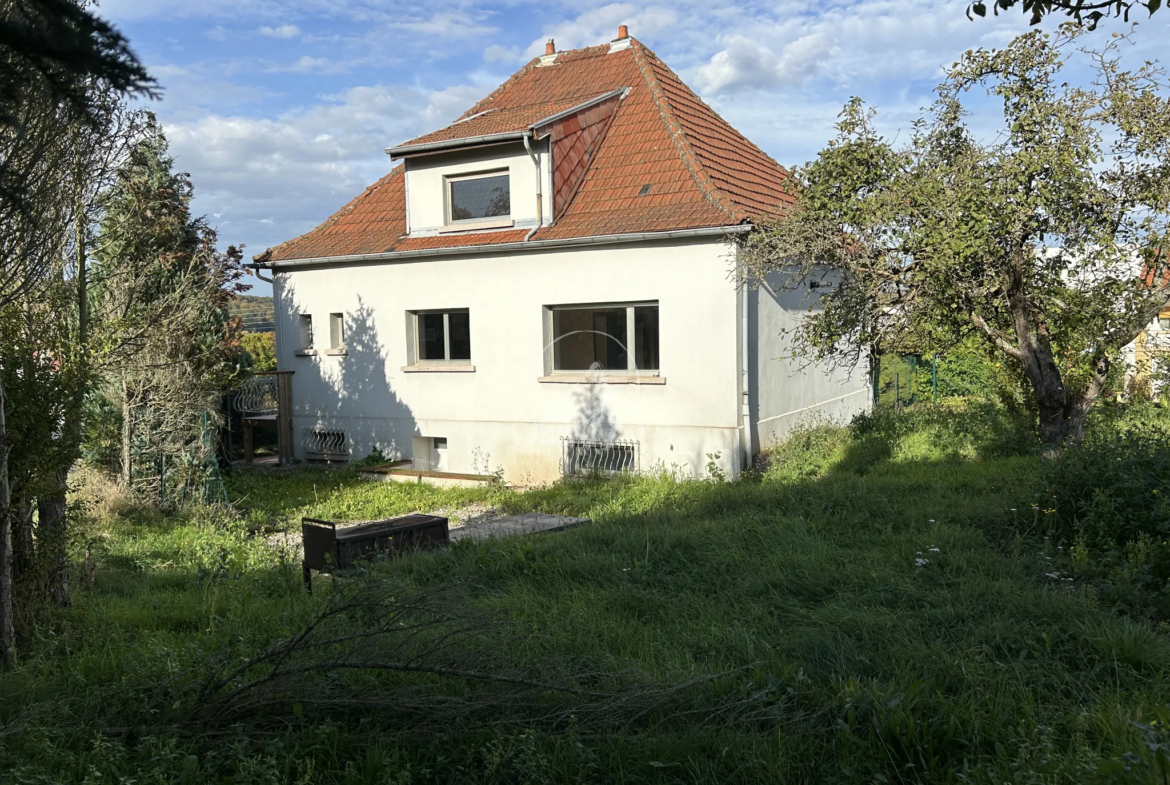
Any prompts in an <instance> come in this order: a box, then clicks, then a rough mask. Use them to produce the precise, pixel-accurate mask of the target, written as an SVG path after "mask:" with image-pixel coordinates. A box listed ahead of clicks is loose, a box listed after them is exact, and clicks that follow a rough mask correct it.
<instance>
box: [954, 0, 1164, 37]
mask: <svg viewBox="0 0 1170 785" xmlns="http://www.w3.org/2000/svg"><path fill="white" fill-rule="evenodd" d="M987 5H988V4H987V3H986V2H985V1H984V0H978V1H977V2H974V3H971V4H970V5H968V6H967V18H968V19H970V18H972V17H973V16H981V17H982V16H987ZM1016 6H1019V7H1020V10H1022V11H1023V12H1024V14H1025V15H1026V16H1028V17H1029V21H1030V23H1031V24H1034V25H1038V24H1040V22H1042V21H1043V20H1044V17H1046V16H1051V15H1052V14H1063V15H1064V16H1068V17H1071V18H1072V19H1074V20H1076V22H1077V23H1078V24H1082V23H1083V24H1086V25H1087V26H1088V28H1089V29H1090V30H1093V29H1096V27H1097V24H1098V23H1099V22H1100V21H1101V20H1102V19H1106V18H1109V17H1114V18H1121V19H1123V20H1125V21H1126V22H1128V21H1129V20H1130V14H1132V13H1133V12H1135V11H1137V10H1138V9H1144V10H1145V11H1146V13H1147V14H1148V15H1149V16H1153V15H1154V13H1155V12H1156V11H1157V10H1158V9H1159V8H1161V7H1162V0H992V3H991V10H992V12H993V13H994V14H995V15H996V16H999V12H1000V11H1005V12H1006V11H1012V10H1014V9H1015V8H1016Z"/></svg>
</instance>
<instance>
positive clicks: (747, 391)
mask: <svg viewBox="0 0 1170 785" xmlns="http://www.w3.org/2000/svg"><path fill="white" fill-rule="evenodd" d="M742 286H743V305H742V306H741V307H742V309H743V314H742V320H743V325H742V327H741V328H740V329H742V330H743V338H742V340H741V343H742V344H743V346H742V349H741V356H740V362H741V363H743V371H742V372H741V374H740V379H741V384H742V385H743V396H742V400H743V403H742V410H741V412H740V416H741V418H742V422H743V454H744V466H743V468H744V469H750V468H751V466H752V402H751V378H750V377H751V373H750V370H749V369H750V359H751V350H750V346H749V342H750V340H751V338H750V337H749V334H748V330H749V327H750V323H749V321H748V288H749V287H748V285H747V283H746V282H745V283H744V284H743V285H742Z"/></svg>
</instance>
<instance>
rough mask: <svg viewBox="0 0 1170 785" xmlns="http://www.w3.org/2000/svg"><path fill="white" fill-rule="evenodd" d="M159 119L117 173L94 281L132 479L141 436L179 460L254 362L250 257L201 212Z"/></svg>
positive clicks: (100, 336)
mask: <svg viewBox="0 0 1170 785" xmlns="http://www.w3.org/2000/svg"><path fill="white" fill-rule="evenodd" d="M173 166H174V161H173V159H172V158H171V156H170V154H169V153H168V150H167V141H166V138H165V136H164V135H163V133H162V130H161V129H160V128H159V127H158V125H157V123H155V122H154V120H153V118H152V119H150V120H149V121H148V123H147V127H146V129H145V132H144V134H143V136H142V138H141V139H140V140H139V141H138V143H137V144H136V145H135V146H134V148H133V149H132V150H131V152H130V155H129V157H128V159H127V161H126V162H125V164H124V165H123V166H122V167H121V169H120V170H119V171H118V177H117V182H116V183H115V185H114V186H113V187H112V189H111V190H110V193H109V195H108V199H107V202H106V204H105V205H104V213H103V218H102V221H101V225H100V228H99V236H98V243H97V248H96V252H95V265H94V269H93V277H92V292H93V296H92V303H93V311H94V330H95V334H94V344H95V351H96V352H97V353H98V354H99V355H100V356H101V357H102V358H103V363H104V368H105V370H106V372H107V374H106V381H107V384H106V389H107V394H108V395H110V396H112V397H114V398H116V399H120V401H121V409H122V430H123V439H122V476H123V482H124V483H125V484H126V485H130V484H131V482H132V480H133V465H132V464H133V457H132V453H133V451H134V450H135V441H136V440H137V442H138V444H139V446H140V448H142V449H148V450H149V451H150V452H152V453H157V454H160V455H175V454H178V453H180V452H182V451H184V450H189V449H190V448H191V447H192V445H193V444H196V443H198V442H200V441H201V436H202V427H203V426H202V424H201V421H200V418H201V415H202V413H203V412H214V411H215V410H216V408H217V407H216V402H217V397H218V395H219V392H220V391H221V390H222V389H224V388H225V387H227V386H230V385H232V384H233V383H234V381H235V380H237V379H238V378H239V377H240V375H241V374H242V373H243V372H244V371H245V370H246V368H247V355H246V353H245V352H244V351H243V349H242V348H241V347H240V344H239V328H240V323H239V319H238V318H233V317H230V316H229V315H228V313H227V306H228V303H229V301H230V300H231V298H232V297H233V296H234V295H235V294H236V293H237V292H240V291H244V290H246V289H247V288H248V287H247V286H246V285H244V284H242V283H241V282H240V279H241V276H242V268H241V264H240V262H241V258H242V252H241V251H240V250H239V249H237V248H235V247H229V248H228V249H227V250H226V251H225V252H223V253H221V252H219V250H218V249H217V245H216V243H217V237H216V234H215V231H214V230H213V229H211V227H209V226H208V225H207V224H206V222H204V221H203V220H202V219H200V218H193V217H192V216H191V210H190V205H191V199H192V198H193V195H194V194H193V188H192V186H191V182H190V178H189V177H188V175H187V174H185V173H182V172H175V171H174V170H173Z"/></svg>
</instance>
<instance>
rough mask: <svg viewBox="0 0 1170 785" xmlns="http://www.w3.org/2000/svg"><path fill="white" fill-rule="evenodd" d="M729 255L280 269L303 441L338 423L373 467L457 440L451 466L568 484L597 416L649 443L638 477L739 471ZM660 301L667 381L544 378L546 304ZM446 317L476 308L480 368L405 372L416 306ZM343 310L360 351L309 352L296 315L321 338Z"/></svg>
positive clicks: (565, 255) (634, 247) (623, 249)
mask: <svg viewBox="0 0 1170 785" xmlns="http://www.w3.org/2000/svg"><path fill="white" fill-rule="evenodd" d="M526 171H527V172H528V173H529V174H531V173H532V169H531V166H530V165H529V167H528V168H527V170H526ZM729 254H730V249H729V247H728V245H727V244H726V243H725V242H722V241H713V240H693V241H674V242H662V243H637V244H630V245H626V246H603V247H599V248H597V249H572V250H568V249H566V250H559V251H542V252H538V253H524V254H515V255H490V256H489V255H474V256H469V257H466V258H451V257H438V258H431V259H429V260H426V261H414V262H395V263H383V264H370V265H362V266H350V267H329V268H318V269H303V270H297V271H295V272H280V273H278V274H277V275H276V276H275V278H276V283H275V285H274V289H275V292H276V296H277V340H278V359H279V365H280V368H281V369H282V370H291V371H294V372H295V373H294V375H293V377H292V393H293V410H294V417H293V426H294V431H295V435H296V438H297V440H298V442H299V439H300V435H301V433H302V429H303V428H304V427H306V426H311V425H317V424H321V425H326V426H330V427H341V428H344V429H346V430H347V432H348V433H349V436H350V440H351V454H352V455H353V456H354V457H355V458H360V457H362V456H364V455H365V454H366V453H367V452H368V451H369V450H370V449H371V448H372V447H374V446H377V447H379V448H381V449H382V450H383V451H384V452H385V453H388V454H397V455H401V456H402V457H413V456H412V454H411V453H412V449H413V448H412V437H414V436H427V437H444V438H446V439H447V440H448V442H447V444H448V446H447V470H448V471H453V472H472V471H476V470H479V471H482V470H484V469H485V468H487V469H489V470H494V469H495V468H497V467H502V468H503V469H504V472H505V476H506V478H507V479H508V480H509V481H512V482H521V483H535V482H545V481H549V480H552V479H555V478H556V477H557V476H559V459H560V451H561V443H560V440H561V437H563V436H569V435H571V434H572V433H573V431H574V428H575V427H577V428H579V427H580V426H581V424H582V422H583V418H584V414H583V412H588V413H589V414H591V415H593V416H597V415H601V416H603V417H608V418H609V419H610V420H611V421H612V423H613V424H614V426H615V427H616V430H617V434H618V436H619V437H620V438H622V439H633V440H637V441H638V442H639V448H640V458H639V468H640V469H641V470H649V469H652V468H653V467H654V466H655V465H661V466H662V467H664V468H666V469H671V468H675V469H679V470H682V471H686V472H689V473H695V474H701V473H703V471H704V470H705V468H706V464H707V461H708V458H707V455H708V453H712V454H713V453H719V454H720V456H721V457H720V460H719V462H718V463H719V464H720V467H721V469H722V470H723V471H724V472H726V473H728V474H730V475H734V474H736V473H737V472H738V470H739V464H740V455H741V451H740V449H739V445H740V439H741V437H740V427H741V425H742V420H741V417H740V400H741V398H740V390H741V388H740V381H741V380H740V377H739V373H738V371H739V355H738V353H737V335H738V330H739V323H738V321H737V318H736V314H737V311H738V304H737V303H738V298H739V296H740V295H739V293H738V292H737V291H736V288H735V285H734V283H733V282H732V281H730V280H729V279H728V275H727V271H728V261H729V258H730V256H729ZM647 300H657V301H658V303H659V335H660V339H659V351H660V365H661V371H660V373H661V376H662V377H664V378H665V380H666V381H665V384H661V385H630V384H599V385H595V386H592V387H590V386H589V385H584V384H564V383H555V384H554V383H543V382H539V381H538V378H539V377H541V376H542V375H543V374H544V325H543V308H544V306H547V305H568V304H584V303H607V302H623V301H647ZM444 308H467V309H469V311H470V323H471V355H472V360H471V362H472V364H473V365H474V367H475V371H474V372H473V373H442V372H425V373H417V372H404V371H403V370H402V366H404V365H406V364H407V335H406V314H407V312H408V311H412V310H425V309H444ZM334 312H342V313H345V319H346V333H347V336H346V344H347V348H348V352H349V354H348V355H347V356H344V357H335V356H328V355H325V354H324V353H322V354H318V355H317V356H311V357H300V356H296V354H295V350H296V349H297V348H298V346H297V343H298V341H297V324H296V319H297V315H298V314H301V313H308V314H311V315H312V316H313V322H314V325H315V330H316V333H317V335H318V336H319V339H318V344H323V343H324V341H323V339H321V338H320V336H323V335H324V333H323V332H322V329H323V328H324V327H325V326H326V325H328V319H329V314H330V313H334ZM322 348H323V347H322ZM790 397H791V396H790ZM798 400H804V399H803V398H799V397H798ZM296 452H297V455H298V457H300V456H303V451H302V449H301V446H300V444H299V443H298V444H297V446H296ZM477 454H478V455H479V456H480V458H481V460H480V461H479V463H478V465H476V462H475V456H476V455H477ZM483 455H490V458H488V459H487V462H488V464H489V465H488V466H487V467H485V466H484V463H483V458H482V456H483Z"/></svg>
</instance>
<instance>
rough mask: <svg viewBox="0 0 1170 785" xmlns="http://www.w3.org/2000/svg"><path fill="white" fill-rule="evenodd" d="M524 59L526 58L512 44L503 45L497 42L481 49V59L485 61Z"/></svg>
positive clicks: (515, 60) (496, 61) (513, 61)
mask: <svg viewBox="0 0 1170 785" xmlns="http://www.w3.org/2000/svg"><path fill="white" fill-rule="evenodd" d="M524 59H526V58H525V57H524V56H523V55H521V54H520V51H519V50H518V49H517V48H516V47H514V46H507V47H505V46H500V45H499V44H492V45H491V46H489V47H488V48H487V49H484V50H483V61H484V62H485V63H515V62H519V61H521V60H524Z"/></svg>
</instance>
